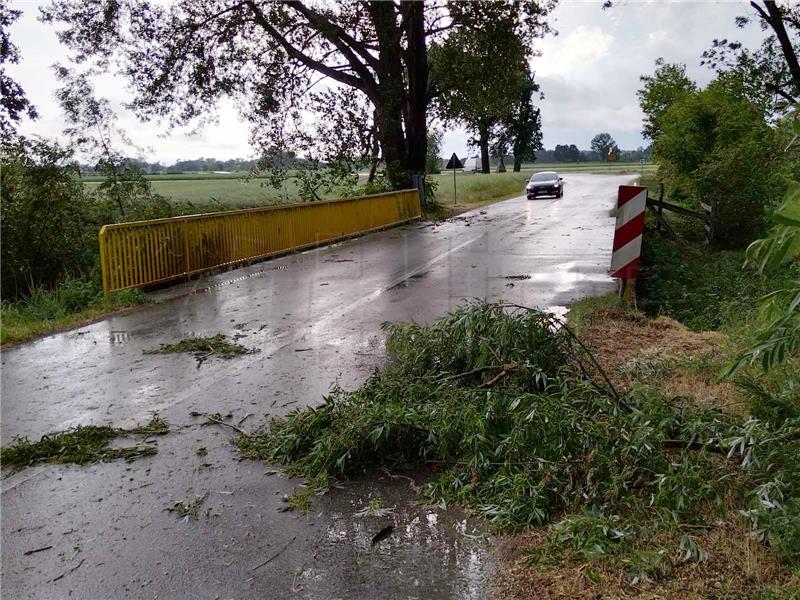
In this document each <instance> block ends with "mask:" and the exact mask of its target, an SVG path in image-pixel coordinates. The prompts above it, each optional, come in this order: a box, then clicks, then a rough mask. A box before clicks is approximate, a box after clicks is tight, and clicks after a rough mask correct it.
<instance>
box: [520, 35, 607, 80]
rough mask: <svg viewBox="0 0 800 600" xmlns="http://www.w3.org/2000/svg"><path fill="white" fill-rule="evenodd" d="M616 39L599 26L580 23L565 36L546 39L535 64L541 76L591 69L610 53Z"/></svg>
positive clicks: (542, 43) (541, 45)
mask: <svg viewBox="0 0 800 600" xmlns="http://www.w3.org/2000/svg"><path fill="white" fill-rule="evenodd" d="M613 42H614V36H613V35H611V34H610V33H608V32H607V31H604V30H603V29H601V28H600V27H599V26H594V27H586V26H584V25H579V26H578V27H577V28H576V29H574V30H572V31H570V32H569V33H568V34H566V35H559V36H557V37H552V38H547V39H545V40H543V41H542V42H541V44H540V48H541V51H542V55H541V56H540V57H538V58H536V59H534V64H533V66H534V68H535V69H536V72H537V73H539V74H541V75H550V74H552V73H564V72H570V71H571V72H574V71H576V70H581V71H582V70H585V69H589V68H591V66H592V65H593V64H594V63H596V62H598V61H600V60H602V59H603V58H605V57H606V56H608V54H609V50H610V49H611V44H612V43H613Z"/></svg>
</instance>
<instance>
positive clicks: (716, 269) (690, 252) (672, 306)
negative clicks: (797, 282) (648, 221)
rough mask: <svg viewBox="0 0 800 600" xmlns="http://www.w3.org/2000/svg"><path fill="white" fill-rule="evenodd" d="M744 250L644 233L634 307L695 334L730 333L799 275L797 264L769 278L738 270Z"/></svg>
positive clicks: (742, 260) (749, 271)
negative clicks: (669, 319) (662, 316)
mask: <svg viewBox="0 0 800 600" xmlns="http://www.w3.org/2000/svg"><path fill="white" fill-rule="evenodd" d="M743 264H744V250H734V251H722V250H713V249H712V248H709V247H708V246H706V245H705V244H704V243H703V242H702V241H692V240H691V239H687V238H682V239H680V240H677V241H676V240H673V239H671V238H669V237H668V236H666V235H665V234H663V233H659V232H657V231H656V230H655V228H653V227H651V226H648V227H647V228H646V230H645V235H644V245H643V250H642V266H641V275H640V278H639V282H638V292H639V294H640V296H641V300H640V302H639V306H640V308H642V310H644V311H645V312H646V313H647V314H649V315H659V314H665V315H667V316H670V317H672V318H674V319H677V320H678V321H680V322H681V323H683V324H684V325H686V326H687V327H689V328H690V329H692V330H695V331H702V330H723V331H726V332H732V331H734V330H736V329H738V328H740V327H742V326H743V325H746V324H748V322H749V321H750V320H751V319H753V318H754V317H755V316H756V313H757V311H758V308H759V300H760V298H762V297H763V296H764V295H766V294H768V293H770V292H772V291H773V290H776V289H779V288H781V287H783V285H784V284H786V283H788V282H789V281H791V280H792V279H794V278H797V277H798V276H800V265H797V264H794V265H790V266H787V268H786V269H783V270H780V271H778V272H776V273H774V274H771V275H769V276H762V275H759V274H758V273H756V272H755V271H753V270H749V269H743V268H742V266H743Z"/></svg>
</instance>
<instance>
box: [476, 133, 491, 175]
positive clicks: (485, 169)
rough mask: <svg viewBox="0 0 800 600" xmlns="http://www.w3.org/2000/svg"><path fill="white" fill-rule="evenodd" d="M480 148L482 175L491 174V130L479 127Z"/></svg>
mask: <svg viewBox="0 0 800 600" xmlns="http://www.w3.org/2000/svg"><path fill="white" fill-rule="evenodd" d="M478 146H479V147H480V149H481V173H489V128H488V127H486V126H485V125H479V126H478Z"/></svg>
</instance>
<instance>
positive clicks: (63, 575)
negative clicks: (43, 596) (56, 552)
mask: <svg viewBox="0 0 800 600" xmlns="http://www.w3.org/2000/svg"><path fill="white" fill-rule="evenodd" d="M85 561H86V559H85V558H82V559H81V560H80V562H79V563H78V564H77V565H75V566H74V567H72V568H71V569H67V570H66V571H64V572H63V573H62V574H61V575H59V576H58V577H56V578H55V579H51V580H50V583H55V582H56V581H58V580H59V579H63V578H64V577H66V576H67V575H69V574H70V573H72V572H73V571H77V570H78V569H80V568H81V565H82V564H83V563H84V562H85Z"/></svg>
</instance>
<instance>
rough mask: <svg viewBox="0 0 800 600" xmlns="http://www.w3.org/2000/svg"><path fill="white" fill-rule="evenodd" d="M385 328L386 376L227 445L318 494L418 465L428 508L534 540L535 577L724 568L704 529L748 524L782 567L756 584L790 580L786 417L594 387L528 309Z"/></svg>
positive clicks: (643, 385)
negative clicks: (566, 571) (448, 509)
mask: <svg viewBox="0 0 800 600" xmlns="http://www.w3.org/2000/svg"><path fill="white" fill-rule="evenodd" d="M590 312H591V311H586V313H585V316H588V314H589V313H590ZM584 325H585V323H584ZM386 331H387V334H388V341H387V347H388V349H389V351H390V353H391V355H392V357H393V362H392V364H391V366H389V367H387V368H385V369H381V370H378V371H376V372H375V374H374V375H373V376H372V377H371V378H370V379H369V380H368V381H367V382H366V383H365V384H364V385H363V386H362V387H360V388H359V389H357V390H355V391H353V392H346V391H344V390H341V389H336V390H334V391H333V392H332V393H331V394H330V395H329V396H328V397H327V398H326V399H325V402H324V404H323V405H321V406H319V407H315V408H306V409H302V410H297V411H295V412H293V413H290V414H289V415H288V416H287V417H286V418H285V419H275V420H273V421H272V422H271V423H270V424H269V425H268V426H267V427H265V429H264V430H263V431H261V432H258V433H256V434H254V435H249V436H242V437H240V438H239V439H238V441H237V444H238V446H239V448H240V450H241V451H242V452H243V454H244V455H245V456H248V457H251V458H260V459H263V460H266V461H267V462H270V463H276V462H277V463H284V464H286V465H287V474H289V475H299V476H302V477H305V478H307V479H308V480H309V482H310V484H311V485H312V486H314V487H315V488H316V489H325V488H328V487H330V486H331V485H332V484H333V483H334V482H336V481H337V480H338V479H341V478H346V477H353V476H358V475H360V474H362V473H364V472H365V471H366V472H369V471H371V470H374V469H376V468H380V467H389V468H391V469H409V468H415V467H419V466H425V467H426V468H427V469H429V472H430V473H431V475H430V478H429V480H428V482H427V483H426V485H425V486H424V488H423V489H422V491H421V495H422V498H423V499H424V500H425V501H426V502H430V503H439V504H441V503H458V504H462V505H466V506H468V507H470V508H472V509H473V510H474V511H475V512H476V513H477V514H479V515H482V516H483V517H485V518H486V519H488V520H489V521H490V522H491V523H492V524H493V526H494V527H495V528H496V529H497V530H499V531H508V532H518V531H527V530H529V529H530V528H536V529H535V530H536V531H538V532H540V535H541V538H540V540H539V544H537V545H535V546H534V547H533V548H532V549H531V550H530V554H529V555H528V559H527V560H528V561H529V563H530V564H533V565H535V566H536V569H538V571H537V572H539V573H543V574H544V575H543V576H548V575H547V573H550V574H551V575H552V574H553V573H556V572H557V571H558V569H560V568H562V567H565V566H566V567H571V566H574V565H578V564H581V565H584V567H583V568H584V570H586V572H587V573H588V576H587V577H585V578H583V581H585V582H586V583H587V585H588V586H590V587H591V586H597V587H596V588H595V589H604V587H605V586H608V585H613V586H616V585H617V584H618V579H619V577H622V578H623V580H624V581H625V582H626V585H628V586H634V587H635V586H636V585H637V584H639V583H642V582H648V583H647V584H648V585H649V584H650V582H654V581H658V582H662V581H671V580H673V579H675V578H680V577H682V576H683V575H684V574H685V572H686V571H687V570H692V569H695V568H696V567H695V565H705V564H706V563H707V562H708V561H710V560H714V561H720V560H722V561H723V562H724V561H725V560H728V558H727V557H726V556H722V557H721V556H718V555H717V556H714V558H713V559H712V558H711V556H712V555H713V553H714V552H716V551H719V548H718V547H716V546H714V545H712V544H710V543H708V536H707V535H706V533H707V532H709V531H717V530H718V529H719V528H723V529H724V528H725V527H739V528H740V529H741V530H742V531H744V530H745V528H746V527H747V526H750V525H752V526H753V528H754V529H755V530H757V531H758V532H759V535H760V539H761V541H762V543H763V544H764V547H765V548H768V549H769V551H770V552H772V553H774V555H775V556H776V557H778V558H777V559H774V560H782V561H784V563H785V564H786V565H788V566H787V567H778V566H776V567H775V574H774V577H773V578H772V580H771V583H775V584H777V585H782V584H783V583H785V581H786V580H788V578H789V577H790V575H789V571H788V570H787V569H789V568H791V566H792V565H795V561H796V560H797V557H798V555H797V553H796V549H797V548H798V547H800V528H798V527H797V526H796V525H792V523H795V522H796V520H797V519H798V517H800V512H799V511H800V487H798V484H800V472H797V468H798V465H800V421H798V420H797V419H789V420H785V421H771V420H760V419H747V418H745V417H744V416H742V415H737V414H734V413H730V412H725V411H720V410H719V409H718V408H717V407H715V406H713V405H710V404H705V405H702V404H697V403H695V402H693V401H692V400H691V399H690V398H681V397H669V396H667V395H665V394H663V393H662V392H661V391H660V390H659V389H658V388H656V387H652V386H649V385H647V377H642V378H641V379H640V380H638V381H637V382H636V384H635V385H633V386H627V387H623V386H621V385H619V383H614V382H609V381H608V380H607V379H606V375H607V374H606V373H605V370H604V369H602V368H601V367H599V366H598V364H597V363H596V362H595V361H594V360H593V357H592V356H591V355H589V354H588V353H587V352H586V351H585V349H584V345H583V344H582V343H581V342H578V341H577V340H576V338H575V337H573V334H572V333H571V332H570V331H569V330H568V329H566V328H565V327H563V326H561V324H559V323H558V322H556V321H554V319H553V317H552V316H550V315H547V314H544V313H540V312H538V311H535V310H530V309H526V308H521V307H514V306H502V305H496V304H485V303H471V304H468V305H466V306H464V307H463V308H461V309H458V310H456V311H454V312H453V313H451V314H449V315H447V316H445V317H442V318H441V319H439V320H438V321H436V322H435V323H434V324H433V325H430V326H423V325H418V324H415V323H405V324H392V325H387V326H386ZM765 499H766V500H767V502H766V503H765V502H764V500H765ZM776 507H779V508H776ZM739 511H743V512H742V513H741V516H740V512H739ZM740 519H742V520H740ZM721 521H722V522H724V523H725V525H724V526H722V525H720V522H721ZM744 539H745V540H746V537H745V538H744ZM759 552H760V551H759ZM734 584H735V585H736V586H741V587H738V588H737V589H735V590H734V589H730V590H727V591H730V592H736V591H741V592H745V593H754V592H755V591H757V590H758V589H760V588H761V587H763V585H764V582H763V581H749V582H748V581H742V580H741V579H737V580H736V581H733V582H731V585H734ZM723 591H725V590H723Z"/></svg>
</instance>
